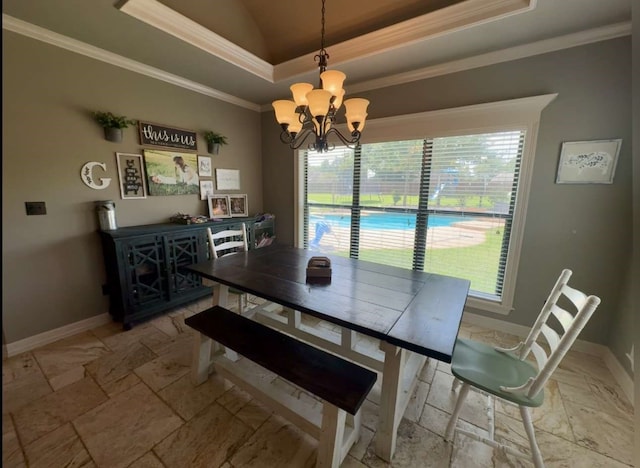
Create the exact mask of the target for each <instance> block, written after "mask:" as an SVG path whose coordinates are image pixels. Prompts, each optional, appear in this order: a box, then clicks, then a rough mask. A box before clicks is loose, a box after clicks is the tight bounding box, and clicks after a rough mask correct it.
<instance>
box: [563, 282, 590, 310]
mask: <svg viewBox="0 0 640 468" xmlns="http://www.w3.org/2000/svg"><path fill="white" fill-rule="evenodd" d="M561 292H562V294H564V295H565V296H567V297H568V298H569V300H570V301H571V302H573V305H574V306H576V309H580V308H582V306H583V305H584V302H585V301H586V300H587V295H586V294H585V293H583V292H582V291H578V290H577V289H573V288H572V287H571V286H569V285H567V284H565V285H564V286H563V287H562V291H561Z"/></svg>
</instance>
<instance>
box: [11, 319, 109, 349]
mask: <svg viewBox="0 0 640 468" xmlns="http://www.w3.org/2000/svg"><path fill="white" fill-rule="evenodd" d="M109 322H111V316H110V315H109V314H101V315H96V316H95V317H91V318H88V319H84V320H80V321H79V322H75V323H70V324H69V325H65V326H64V327H60V328H56V329H54V330H49V331H46V332H44V333H40V334H38V335H34V336H30V337H29V338H25V339H23V340H18V341H14V342H13V343H7V344H5V345H4V349H3V356H7V357H11V356H15V355H16V354H20V353H24V352H27V351H31V350H32V349H35V348H38V347H40V346H44V345H47V344H49V343H53V342H55V341H58V340H61V339H63V338H67V337H69V336H73V335H75V334H76V333H82V332H84V331H87V330H91V329H92V328H96V327H99V326H101V325H105V324H107V323H109Z"/></svg>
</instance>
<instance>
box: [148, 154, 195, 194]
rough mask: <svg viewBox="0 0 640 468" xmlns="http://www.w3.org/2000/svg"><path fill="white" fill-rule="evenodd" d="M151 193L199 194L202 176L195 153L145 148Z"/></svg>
mask: <svg viewBox="0 0 640 468" xmlns="http://www.w3.org/2000/svg"><path fill="white" fill-rule="evenodd" d="M144 164H145V168H146V171H147V182H148V187H149V195H190V194H193V195H198V194H199V193H200V184H199V182H200V178H199V177H198V172H197V170H196V168H197V167H198V166H197V165H198V161H197V159H196V155H195V154H191V153H178V152H175V151H162V150H148V149H146V150H144Z"/></svg>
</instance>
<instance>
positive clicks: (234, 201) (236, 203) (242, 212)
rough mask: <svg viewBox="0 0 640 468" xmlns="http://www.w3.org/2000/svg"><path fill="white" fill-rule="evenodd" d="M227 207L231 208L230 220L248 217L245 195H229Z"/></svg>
mask: <svg viewBox="0 0 640 468" xmlns="http://www.w3.org/2000/svg"><path fill="white" fill-rule="evenodd" d="M229 206H230V207H231V217H232V218H234V217H247V216H249V207H248V205H247V195H246V194H239V195H235V194H234V195H229Z"/></svg>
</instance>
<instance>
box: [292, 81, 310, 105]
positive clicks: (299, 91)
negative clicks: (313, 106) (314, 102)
mask: <svg viewBox="0 0 640 468" xmlns="http://www.w3.org/2000/svg"><path fill="white" fill-rule="evenodd" d="M289 89H290V90H291V94H293V100H294V101H295V102H296V104H297V105H298V106H308V105H309V102H308V101H307V94H308V93H309V91H311V90H312V89H313V85H312V84H310V83H296V84H293V85H291V87H290V88H289Z"/></svg>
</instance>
